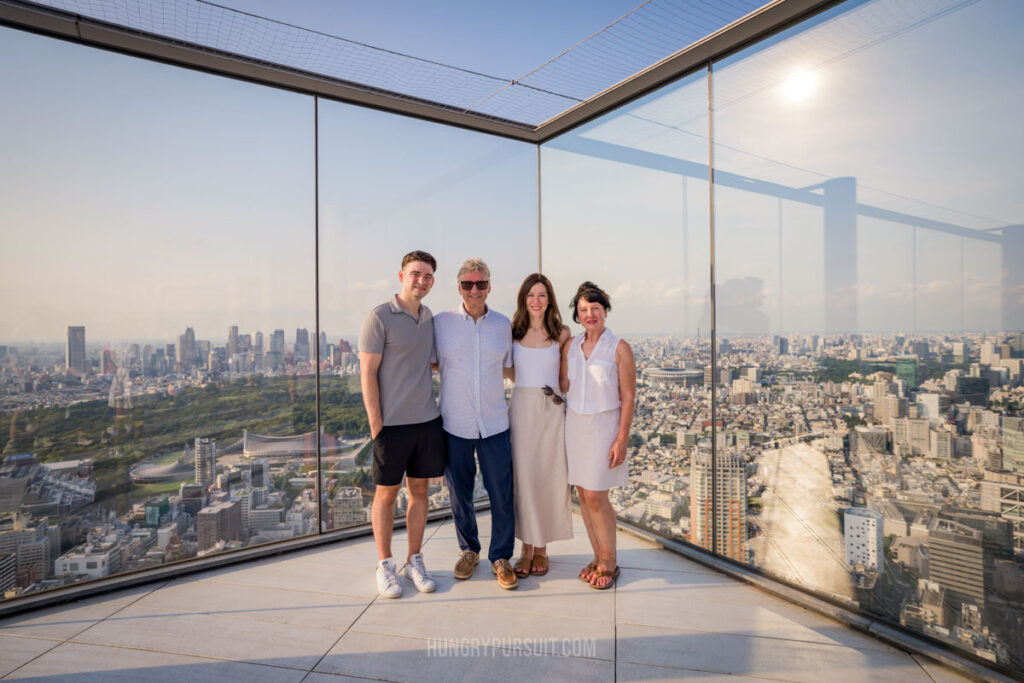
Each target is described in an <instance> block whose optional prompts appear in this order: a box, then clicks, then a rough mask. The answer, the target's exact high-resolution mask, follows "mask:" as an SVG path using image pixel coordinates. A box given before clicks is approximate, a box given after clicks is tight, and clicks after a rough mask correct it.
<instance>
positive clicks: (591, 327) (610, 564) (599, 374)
mask: <svg viewBox="0 0 1024 683" xmlns="http://www.w3.org/2000/svg"><path fill="white" fill-rule="evenodd" d="M570 306H571V308H572V317H573V320H575V321H576V322H577V323H579V324H581V325H583V333H582V334H580V335H578V336H576V337H575V338H574V339H573V340H572V342H571V343H569V344H566V345H565V347H564V349H565V350H564V351H563V354H564V355H565V363H564V367H565V368H566V370H567V374H568V381H569V394H568V401H567V402H568V411H567V412H566V417H565V450H566V457H567V460H568V466H569V483H570V484H572V485H573V486H575V487H576V493H577V495H578V496H579V499H580V512H581V513H582V515H583V523H584V525H585V526H586V528H587V536H588V537H589V538H590V545H591V546H592V547H593V549H594V559H593V561H592V562H590V563H589V564H588V565H587V566H586V567H584V568H583V569H582V570H580V577H579V578H580V580H581V581H586V582H587V583H589V584H590V587H591V588H596V589H598V590H605V589H608V588H611V587H612V586H614V585H615V581H616V579H618V577H619V566H618V563H617V561H616V558H615V510H614V509H613V508H612V504H611V501H609V500H608V489H610V488H612V487H613V486H625V485H626V484H627V483H628V482H629V466H628V465H627V464H626V443H627V442H628V440H629V428H630V425H631V424H632V423H633V404H634V399H635V398H636V361H635V360H634V358H633V350H632V349H631V348H630V347H629V344H627V343H626V342H624V341H622V340H621V339H619V338H618V337H616V336H615V335H614V334H612V332H611V330H609V329H608V328H606V327H605V318H606V317H607V315H608V312H609V311H611V308H612V305H611V301H610V299H609V298H608V294H607V293H605V291H604V290H602V289H601V288H600V287H598V286H597V285H595V284H594V283H592V282H584V283H583V284H582V285H580V286H579V289H577V290H576V296H574V297H573V299H572V302H571V303H570Z"/></svg>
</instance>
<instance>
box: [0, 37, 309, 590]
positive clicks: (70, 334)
mask: <svg viewBox="0 0 1024 683" xmlns="http://www.w3.org/2000/svg"><path fill="white" fill-rule="evenodd" d="M0 82H2V83H3V84H4V100H5V106H4V107H3V108H2V111H0V148H2V149H3V150H4V153H3V157H4V161H3V163H2V164H0V188H2V189H0V194H2V198H0V226H2V231H0V259H2V266H0V291H2V292H3V296H2V297H0V411H2V413H3V421H4V429H3V435H2V436H0V449H2V464H0V593H2V594H3V596H4V597H5V598H9V597H16V596H18V595H22V594H26V593H30V592H33V591H35V590H39V589H43V588H51V587H57V586H61V585H64V584H67V583H70V582H75V581H79V580H83V579H87V578H99V577H103V576H109V575H113V574H117V573H119V572H125V571H131V570H134V569H141V568H145V567H151V566H155V565H160V564H164V563H167V562H172V561H175V560H181V559H186V558H191V557H197V556H203V555H207V554H211V553H216V552H220V551H223V550H230V549H233V548H239V547H242V546H247V545H253V544H257V543H260V542H262V541H267V540H273V539H278V538H283V537H290V536H293V535H299V534H304V533H309V532H313V531H315V530H316V528H317V524H316V520H317V513H316V499H315V496H314V495H313V490H314V487H313V483H314V480H311V479H309V477H308V476H307V474H306V471H307V470H310V469H312V470H315V469H316V467H315V462H316V450H315V439H310V436H312V435H315V427H314V426H313V425H314V422H315V391H314V390H315V382H314V375H313V370H312V366H311V365H310V364H309V362H308V359H306V358H305V357H304V356H303V354H302V347H303V338H302V335H303V333H304V332H305V330H312V329H314V326H315V316H314V301H315V300H314V291H315V290H314V276H313V270H312V269H311V268H310V263H311V262H312V260H313V254H314V251H313V250H314V205H313V202H312V192H311V189H310V188H311V187H312V184H313V176H314V174H313V144H312V140H313V104H314V102H313V99H312V98H311V97H305V96H300V95H295V94H291V93H284V92H280V91H276V90H271V89H268V88H263V87H259V86H255V85H251V84H247V83H243V82H240V81H236V80H230V79H224V78H218V77H214V76H209V75H205V74H199V73H196V72H192V71H187V70H183V69H178V68H173V67H169V66H164V65H160V64H156V63H153V62H147V61H142V60H137V59H132V58H126V57H124V56H122V55H117V54H112V53H106V52H101V51H98V50H93V49H90V48H86V47H82V46H77V45H72V44H69V43H64V42H61V41H55V40H51V39H48V38H42V37H39V36H36V35H32V34H28V33H22V32H18V31H13V30H9V29H0ZM296 330H298V335H299V336H298V338H296V336H295V335H296Z"/></svg>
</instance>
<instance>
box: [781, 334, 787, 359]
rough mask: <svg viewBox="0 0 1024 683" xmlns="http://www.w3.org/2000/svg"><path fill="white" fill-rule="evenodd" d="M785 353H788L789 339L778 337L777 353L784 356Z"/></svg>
mask: <svg viewBox="0 0 1024 683" xmlns="http://www.w3.org/2000/svg"><path fill="white" fill-rule="evenodd" d="M787 353H789V339H787V338H786V337H779V355H780V356H785V355H786V354H787Z"/></svg>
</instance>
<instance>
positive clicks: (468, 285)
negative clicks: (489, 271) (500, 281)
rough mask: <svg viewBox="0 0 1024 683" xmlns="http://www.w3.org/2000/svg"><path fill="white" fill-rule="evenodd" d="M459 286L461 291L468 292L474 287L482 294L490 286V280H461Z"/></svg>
mask: <svg viewBox="0 0 1024 683" xmlns="http://www.w3.org/2000/svg"><path fill="white" fill-rule="evenodd" d="M459 284H460V285H462V289H463V291H466V292H468V291H470V290H471V289H473V285H476V288H477V289H479V290H480V291H481V292H482V291H484V290H485V289H487V287H488V286H489V285H490V284H491V281H490V280H462V281H461V282H459Z"/></svg>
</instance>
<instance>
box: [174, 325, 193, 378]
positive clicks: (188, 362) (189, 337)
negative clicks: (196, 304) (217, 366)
mask: <svg viewBox="0 0 1024 683" xmlns="http://www.w3.org/2000/svg"><path fill="white" fill-rule="evenodd" d="M196 357H197V352H196V333H195V332H194V331H193V330H192V328H191V327H186V328H185V334H183V335H181V336H179V337H178V365H180V366H181V367H182V368H191V367H193V366H195V364H196Z"/></svg>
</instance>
